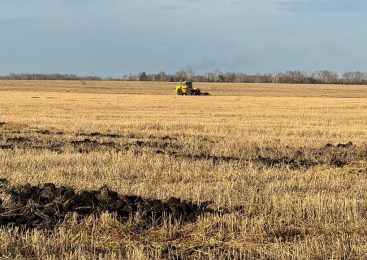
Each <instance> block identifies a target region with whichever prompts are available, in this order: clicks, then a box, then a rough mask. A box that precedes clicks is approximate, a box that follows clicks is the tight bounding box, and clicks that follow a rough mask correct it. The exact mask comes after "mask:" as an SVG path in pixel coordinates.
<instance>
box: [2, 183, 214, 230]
mask: <svg viewBox="0 0 367 260" xmlns="http://www.w3.org/2000/svg"><path fill="white" fill-rule="evenodd" d="M208 205H209V203H208V202H206V203H201V204H194V203H192V202H187V201H182V200H180V199H178V198H170V199H169V200H166V201H162V200H148V199H144V198H142V197H140V196H130V195H129V196H122V195H119V194H118V193H117V192H114V191H112V190H110V189H109V188H108V187H107V186H103V187H102V188H100V189H99V190H91V191H87V190H83V191H80V192H78V191H76V190H74V189H72V188H70V187H64V186H60V187H57V186H55V185H54V184H52V183H48V184H44V185H40V186H31V185H29V184H26V185H19V186H10V185H9V182H8V181H7V180H6V179H0V226H19V227H25V228H28V229H29V228H48V229H51V228H54V227H55V226H56V225H58V224H59V223H61V222H62V221H63V220H64V219H65V217H66V216H67V215H69V214H71V213H74V212H75V213H77V216H78V218H79V219H82V218H84V217H87V216H90V215H96V216H98V215H99V214H101V213H102V212H110V213H113V214H115V215H116V217H117V219H119V220H120V221H122V222H123V221H127V220H128V219H129V218H132V217H133V218H134V220H135V221H137V222H138V223H137V224H138V226H139V227H141V228H148V227H150V226H152V225H160V224H162V222H163V219H164V217H165V216H170V218H171V219H172V220H181V221H184V222H193V221H195V220H196V219H197V218H198V217H199V216H200V215H201V214H203V213H205V212H212V210H210V209H209V208H208Z"/></svg>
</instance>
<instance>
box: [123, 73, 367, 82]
mask: <svg viewBox="0 0 367 260" xmlns="http://www.w3.org/2000/svg"><path fill="white" fill-rule="evenodd" d="M182 79H189V80H193V81H195V82H231V83H290V84H291V83H295V84H367V73H363V72H345V73H342V74H338V73H334V72H331V71H327V70H320V71H315V72H313V73H310V74H307V73H304V72H300V71H286V72H280V73H265V74H260V73H257V74H246V73H233V72H225V73H224V72H221V71H219V70H216V71H213V72H207V73H204V74H202V75H200V74H198V75H196V74H195V73H193V72H192V71H178V72H176V73H175V74H166V73H165V72H160V73H157V74H147V73H145V72H142V73H139V74H137V75H133V74H129V75H125V76H124V77H123V80H126V81H168V82H176V81H180V80H182Z"/></svg>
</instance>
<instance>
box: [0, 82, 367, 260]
mask: <svg viewBox="0 0 367 260" xmlns="http://www.w3.org/2000/svg"><path fill="white" fill-rule="evenodd" d="M197 87H200V88H201V89H203V90H204V91H209V92H210V93H211V96H207V97H186V96H183V97H178V96H176V95H174V91H173V89H174V84H172V85H170V84H168V83H164V84H163V85H162V88H160V86H159V85H157V83H154V84H150V83H138V82H87V84H86V85H85V84H81V83H80V82H63V81H55V82H49V81H42V82H38V81H34V82H33V81H0V179H1V180H0V226H1V227H0V244H1V247H0V258H9V259H13V258H33V259H35V258H39V259H46V258H62V259H75V258H98V257H99V258H112V259H147V258H150V259H162V258H171V259H177V258H182V259H186V258H205V259H223V258H237V259H241V258H245V259H292V258H293V259H336V258H338V259H341V258H343V259H362V258H365V256H366V255H367V233H366V230H365V226H366V224H367V217H366V216H367V215H366V213H367V188H366V187H367V130H366V127H365V126H366V125H367V106H366V104H367V96H366V95H365V86H323V85H271V84H268V85H266V84H263V85H256V84H254V85H250V84H238V85H236V84H235V85H231V84H204V83H202V84H201V85H199V86H197ZM157 89H159V91H158V92H155V90H157ZM171 90H172V91H171ZM212 90H214V91H212ZM36 97H37V98H36Z"/></svg>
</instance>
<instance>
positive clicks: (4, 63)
mask: <svg viewBox="0 0 367 260" xmlns="http://www.w3.org/2000/svg"><path fill="white" fill-rule="evenodd" d="M366 14H367V1H365V0H185V1H183V0H120V1H119V0H0V35H1V38H0V58H1V59H0V74H8V73H11V72H17V73H20V72H28V73H36V72H39V73H53V72H58V73H75V74H80V75H100V76H116V77H117V76H121V75H123V74H127V73H129V72H132V73H137V72H141V71H146V72H159V71H161V70H164V71H167V72H175V71H177V70H181V69H184V70H193V71H194V72H197V73H201V72H205V71H211V70H214V69H219V70H222V71H234V72H247V73H256V72H261V73H262V72H278V71H285V70H302V71H305V72H310V71H313V70H319V69H328V70H333V71H336V72H343V71H355V70H361V71H367V51H366V47H365V46H366V43H367V34H366V32H367V29H366V25H367V15H366Z"/></svg>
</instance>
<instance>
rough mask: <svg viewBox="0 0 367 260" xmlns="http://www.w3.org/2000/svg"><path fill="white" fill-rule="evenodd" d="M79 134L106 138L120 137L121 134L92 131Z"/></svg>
mask: <svg viewBox="0 0 367 260" xmlns="http://www.w3.org/2000/svg"><path fill="white" fill-rule="evenodd" d="M79 135H80V136H90V137H107V138H121V137H122V135H118V134H103V133H99V132H93V133H90V134H87V133H80V134H79Z"/></svg>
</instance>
